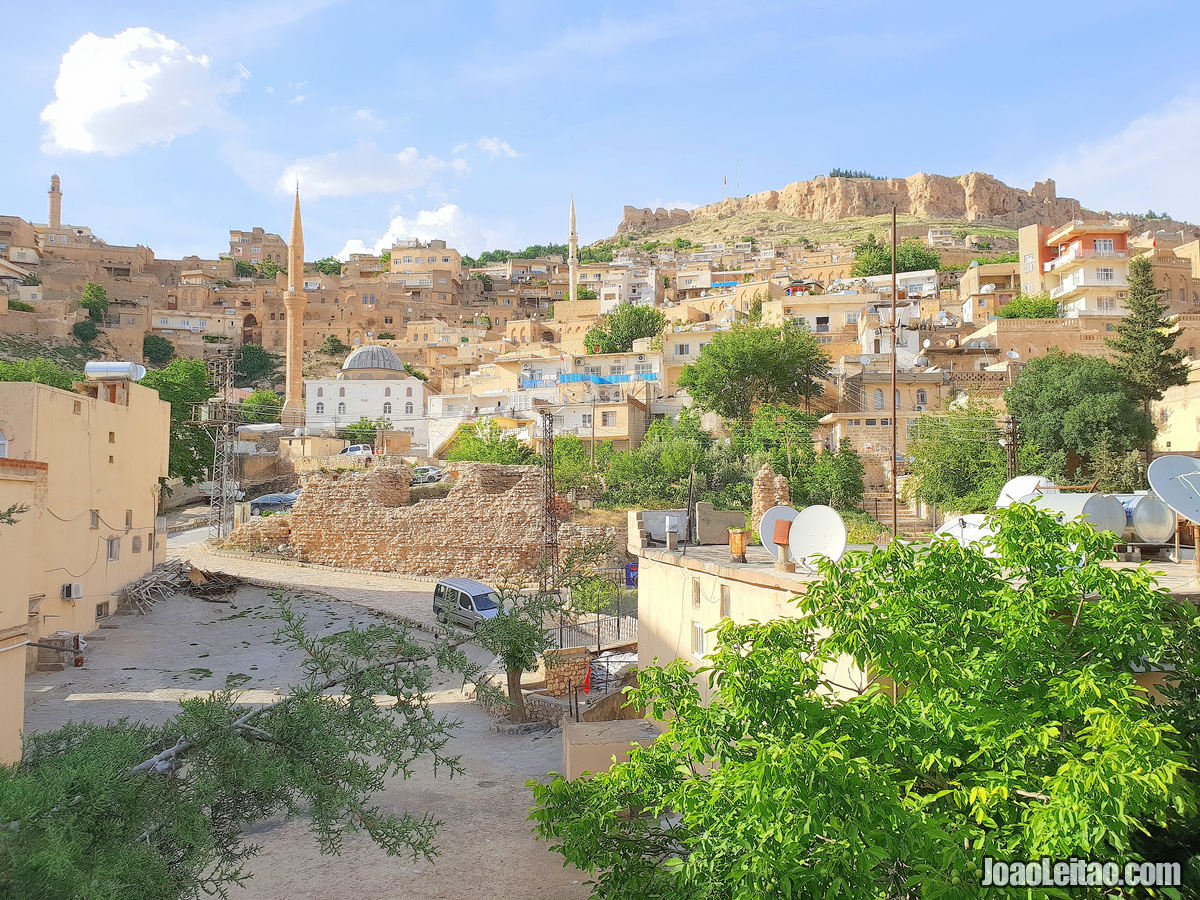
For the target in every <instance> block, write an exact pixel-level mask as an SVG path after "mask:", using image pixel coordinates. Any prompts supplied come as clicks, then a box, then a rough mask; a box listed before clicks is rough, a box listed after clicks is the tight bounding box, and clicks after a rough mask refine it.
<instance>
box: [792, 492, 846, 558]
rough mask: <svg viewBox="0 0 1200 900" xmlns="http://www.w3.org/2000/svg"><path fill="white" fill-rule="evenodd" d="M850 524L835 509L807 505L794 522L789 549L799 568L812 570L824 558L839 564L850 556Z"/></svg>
mask: <svg viewBox="0 0 1200 900" xmlns="http://www.w3.org/2000/svg"><path fill="white" fill-rule="evenodd" d="M846 537H847V535H846V523H845V522H843V521H842V517H841V516H839V515H838V512H837V510H836V509H834V508H833V507H831V506H806V507H805V508H804V509H802V510H801V511H800V514H799V515H798V516H796V518H795V520H793V522H792V530H791V532H789V533H788V548H789V550H790V552H791V556H792V559H793V560H794V561H795V562H796V564H797V565H800V566H803V567H804V568H806V569H808V570H809V571H813V570H814V569H816V567H817V560H818V559H819V558H820V557H823V556H825V557H828V558H829V559H831V560H832V561H833V562H837V561H838V560H840V559H841V558H842V556H844V555H845V553H846Z"/></svg>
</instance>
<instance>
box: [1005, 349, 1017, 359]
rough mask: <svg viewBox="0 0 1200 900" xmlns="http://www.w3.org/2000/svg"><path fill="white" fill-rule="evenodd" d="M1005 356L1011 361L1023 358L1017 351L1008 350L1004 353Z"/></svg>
mask: <svg viewBox="0 0 1200 900" xmlns="http://www.w3.org/2000/svg"><path fill="white" fill-rule="evenodd" d="M1004 355H1005V356H1007V357H1008V358H1009V359H1020V358H1021V354H1020V353H1018V352H1017V351H1016V350H1006V351H1005V352H1004Z"/></svg>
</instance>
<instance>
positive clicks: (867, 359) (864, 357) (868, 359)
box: [858, 353, 871, 366]
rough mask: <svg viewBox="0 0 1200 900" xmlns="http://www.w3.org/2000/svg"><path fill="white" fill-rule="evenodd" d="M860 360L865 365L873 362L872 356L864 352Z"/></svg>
mask: <svg viewBox="0 0 1200 900" xmlns="http://www.w3.org/2000/svg"><path fill="white" fill-rule="evenodd" d="M858 361H859V362H860V363H862V364H863V365H864V366H869V365H870V364H871V357H869V356H867V354H865V353H864V354H863V355H862V356H860V357H859V358H858Z"/></svg>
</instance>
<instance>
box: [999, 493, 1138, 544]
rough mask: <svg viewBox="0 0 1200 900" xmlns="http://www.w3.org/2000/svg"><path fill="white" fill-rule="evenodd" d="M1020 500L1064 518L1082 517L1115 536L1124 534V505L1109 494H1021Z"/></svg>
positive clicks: (1098, 528)
mask: <svg viewBox="0 0 1200 900" xmlns="http://www.w3.org/2000/svg"><path fill="white" fill-rule="evenodd" d="M1021 502H1022V503H1033V504H1034V505H1036V506H1037V507H1038V508H1040V509H1045V510H1048V511H1050V512H1054V513H1058V517H1059V518H1060V519H1063V520H1069V519H1074V518H1076V517H1077V516H1083V520H1084V521H1085V522H1087V524H1089V525H1091V526H1092V527H1093V528H1095V529H1096V530H1097V531H1112V532H1115V533H1116V535H1117V536H1118V537H1120V536H1122V535H1124V534H1125V507H1124V506H1122V505H1121V501H1120V500H1118V499H1117V498H1116V497H1113V496H1111V495H1109V494H1081V493H1073V492H1061V493H1056V494H1029V495H1028V496H1025V497H1022V498H1021Z"/></svg>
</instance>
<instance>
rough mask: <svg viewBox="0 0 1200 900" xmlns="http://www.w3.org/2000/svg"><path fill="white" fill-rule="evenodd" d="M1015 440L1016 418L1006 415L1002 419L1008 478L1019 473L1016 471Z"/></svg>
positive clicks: (1014, 476)
mask: <svg viewBox="0 0 1200 900" xmlns="http://www.w3.org/2000/svg"><path fill="white" fill-rule="evenodd" d="M1017 440H1018V438H1017V420H1016V419H1015V418H1013V417H1012V416H1007V417H1005V420H1004V449H1005V451H1006V453H1007V454H1008V477H1009V479H1010V480H1011V479H1013V478H1016V477H1017V476H1018V475H1019V474H1021V473H1020V472H1018V471H1017Z"/></svg>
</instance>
